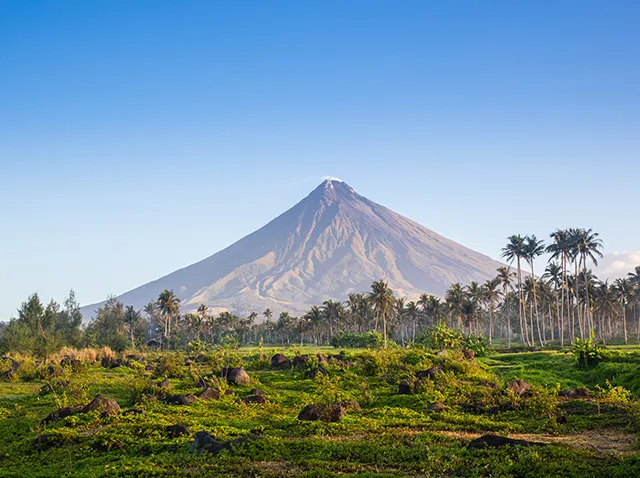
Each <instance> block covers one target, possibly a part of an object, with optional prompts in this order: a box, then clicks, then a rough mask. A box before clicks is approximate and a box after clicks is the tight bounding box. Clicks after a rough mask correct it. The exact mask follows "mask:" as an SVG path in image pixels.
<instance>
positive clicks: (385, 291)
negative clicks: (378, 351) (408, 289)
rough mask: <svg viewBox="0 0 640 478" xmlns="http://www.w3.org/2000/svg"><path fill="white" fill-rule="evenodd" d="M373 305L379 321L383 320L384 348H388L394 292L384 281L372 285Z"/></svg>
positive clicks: (370, 296) (370, 295) (371, 296)
mask: <svg viewBox="0 0 640 478" xmlns="http://www.w3.org/2000/svg"><path fill="white" fill-rule="evenodd" d="M369 298H370V299H371V303H372V304H373V307H374V309H375V312H376V316H377V318H378V320H380V319H382V324H383V325H382V330H383V337H384V348H385V349H386V348H387V317H388V315H389V313H390V312H391V309H392V308H393V304H394V297H393V290H391V288H390V287H389V284H388V283H387V282H386V281H384V280H382V279H381V280H379V281H375V282H374V283H373V284H371V293H370V294H369Z"/></svg>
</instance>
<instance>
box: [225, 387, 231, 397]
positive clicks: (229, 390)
mask: <svg viewBox="0 0 640 478" xmlns="http://www.w3.org/2000/svg"><path fill="white" fill-rule="evenodd" d="M224 394H225V395H227V396H228V395H233V390H231V389H230V388H227V389H226V390H225V391H224Z"/></svg>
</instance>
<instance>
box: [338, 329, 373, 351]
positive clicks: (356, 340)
mask: <svg viewBox="0 0 640 478" xmlns="http://www.w3.org/2000/svg"><path fill="white" fill-rule="evenodd" d="M383 344H384V337H383V336H382V334H381V333H380V332H376V331H375V330H370V331H369V332H364V333H361V334H358V333H355V332H344V331H342V330H339V331H338V333H337V334H336V335H334V336H333V337H332V338H331V345H332V346H333V347H336V348H343V347H354V348H359V347H363V348H364V347H367V348H380V347H382V346H383Z"/></svg>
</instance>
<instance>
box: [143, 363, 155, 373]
mask: <svg viewBox="0 0 640 478" xmlns="http://www.w3.org/2000/svg"><path fill="white" fill-rule="evenodd" d="M155 369H156V367H155V366H154V365H151V364H148V365H145V367H144V370H145V371H146V372H153V371H154V370H155Z"/></svg>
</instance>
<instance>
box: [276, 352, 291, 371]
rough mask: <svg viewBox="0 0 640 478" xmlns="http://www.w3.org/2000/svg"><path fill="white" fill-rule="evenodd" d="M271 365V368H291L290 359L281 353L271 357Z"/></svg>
mask: <svg viewBox="0 0 640 478" xmlns="http://www.w3.org/2000/svg"><path fill="white" fill-rule="evenodd" d="M271 367H273V368H285V369H286V368H291V361H290V360H289V359H288V358H287V357H285V356H284V355H283V354H275V355H274V356H273V357H271Z"/></svg>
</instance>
